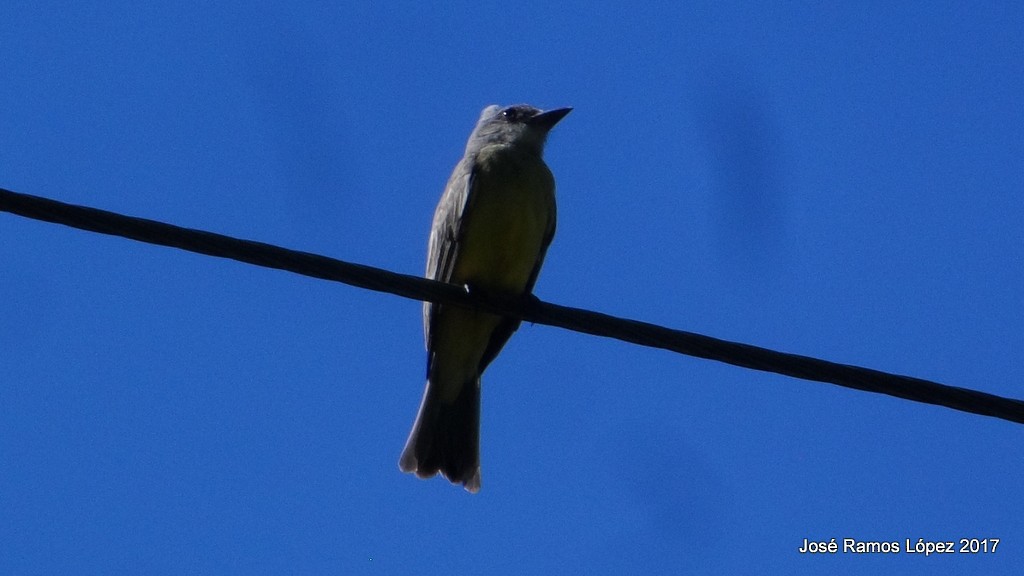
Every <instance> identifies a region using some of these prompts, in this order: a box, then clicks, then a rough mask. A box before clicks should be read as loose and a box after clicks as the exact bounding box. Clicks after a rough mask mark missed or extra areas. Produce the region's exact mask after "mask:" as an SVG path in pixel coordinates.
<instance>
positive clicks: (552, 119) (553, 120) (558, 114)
mask: <svg viewBox="0 0 1024 576" xmlns="http://www.w3.org/2000/svg"><path fill="white" fill-rule="evenodd" d="M569 112H572V108H555V109H554V110H548V111H546V112H541V113H540V114H537V115H536V116H534V117H533V118H530V120H529V123H530V124H532V125H533V126H540V127H542V128H544V129H546V130H551V129H552V128H554V127H555V124H558V121H559V120H561V119H562V118H565V115H566V114H568V113H569Z"/></svg>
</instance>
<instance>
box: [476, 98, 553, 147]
mask: <svg viewBox="0 0 1024 576" xmlns="http://www.w3.org/2000/svg"><path fill="white" fill-rule="evenodd" d="M569 112H572V108H555V109H554V110H548V111H547V112H545V111H543V110H540V109H538V108H534V107H533V106H528V105H526V104H516V105H514V106H506V107H504V108H503V107H501V106H497V105H491V106H488V107H487V108H484V111H483V112H482V113H481V114H480V120H478V121H477V123H476V128H474V129H473V133H472V134H470V136H469V143H468V144H466V152H467V153H471V152H475V151H477V150H480V149H481V148H483V147H485V146H488V145H498V146H500V145H515V146H516V147H518V148H521V149H523V150H524V151H525V150H530V149H532V150H533V151H534V152H536V154H537V155H538V156H540V154H541V152H543V151H544V140H545V139H546V138H547V136H548V132H549V131H550V130H551V129H552V128H554V127H555V124H558V121H559V120H561V119H562V118H565V115H566V114H568V113H569Z"/></svg>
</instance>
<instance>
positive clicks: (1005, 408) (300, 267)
mask: <svg viewBox="0 0 1024 576" xmlns="http://www.w3.org/2000/svg"><path fill="white" fill-rule="evenodd" d="M0 210H3V211H5V212H11V213H12V214H18V215H20V216H24V217H26V218H33V219H36V220H43V221H46V222H53V223H56V224H64V225H66V226H71V227H73V228H79V229H81V230H88V231H91V232H99V233H101V234H110V235H113V236H121V237H124V238H130V239H132V240H139V241H141V242H148V243H150V244H159V245H161V246H171V247H174V248H180V249H182V250H188V251H190V252H198V253H200V254H207V255H209V256H217V257H220V258H229V259H232V260H238V261H240V262H247V263H249V264H256V265H257V266H264V267H267V268H277V269H279V270H287V271H289V272H295V273H296V274H302V275H305V276H312V277H314V278H323V279H325V280H333V281H336V282H343V283H345V284H349V285H352V286H357V287H359V288H366V289H369V290H376V291H379V292H388V293H390V294H396V295H398V296H404V297H406V298H411V299H414V300H430V301H432V302H441V303H444V304H450V305H455V306H462V307H466V308H471V309H475V310H482V311H487V312H495V313H499V314H503V315H506V316H512V317H517V318H521V319H523V320H525V321H527V322H533V323H536V324H547V325H549V326H558V327H561V328H567V329H569V330H574V331H577V332H584V333H587V334H593V335H595V336H605V337H608V338H616V339H618V340H623V341H625V342H632V343H634V344H640V345H642V346H650V347H654V348H662V349H665V350H671V351H673V352H678V353H680V354H686V355H689V356H696V357H698V358H706V359H709V360H717V361H719V362H724V363H726V364H732V365H735V366H742V367H744V368H753V369H755V370H762V371H765V372H774V373H776V374H784V375H786V376H793V377H795V378H801V379H804V380H814V381H817V382H827V383H830V384H836V385H838V386H844V387H846V388H854V389H857V390H864V391H867V392H876V393H879V394H888V395H889V396H895V397H897V398H904V399H907V400H913V401H915V402H923V403H927V404H935V405H938V406H945V407H947V408H953V409H954V410H961V411H963V412H971V413H974V414H981V415H984V416H992V417H995V418H1002V419H1004V420H1009V421H1011V422H1018V423H1024V401H1021V400H1016V399H1013V398H1004V397H1001V396H996V395H993V394H987V393H985V392H979V391H976V390H969V389H966V388H958V387H956V386H947V385H945V384H939V383H937V382H931V381H929V380H922V379H920V378H912V377H910V376H900V375H897V374H889V373H886V372H880V371H878V370H872V369H869V368H861V367H858V366H850V365H846V364H837V363H834V362H828V361H825V360H819V359H816V358H810V357H807V356H799V355H796V354H786V353H783V352H775V351H773V350H768V349H766V348H759V347H757V346H750V345H748V344H740V343H736V342H728V341H726V340H719V339H717V338H711V337H709V336H703V335H700V334H694V333H692V332H684V331H682V330H673V329H670V328H665V327H663V326H658V325H655V324H649V323H647V322H638V321H636V320H628V319H624V318H617V317H614V316H609V315H606V314H601V313H599V312H592V311H590V310H582V309H579V308H570V307H568V306H559V305H557V304H551V303H548V302H542V301H540V300H538V299H536V298H533V297H531V298H529V299H523V300H519V299H517V300H514V301H510V300H502V299H499V298H494V297H488V296H486V295H481V294H470V293H467V292H466V291H465V290H464V289H462V288H461V287H458V286H453V285H450V284H444V283H441V282H437V281H434V280H428V279H426V278H420V277H418V276H410V275H408V274H398V273H395V272H389V271H387V270H382V269H380V268H374V267H372V266H364V265H362V264H352V263H349V262H343V261H341V260H335V259H333V258H327V257H326V256H320V255H317V254H310V253H308V252H298V251H295V250H288V249H285V248H280V247H278V246H272V245H270V244H264V243H262V242H252V241H249V240H239V239H237V238H231V237H229V236H223V235H221V234H214V233H212V232H204V231H201V230H192V229H189V228H182V227H179V226H174V225H171V224H165V223H163V222H157V221H154V220H146V219H144V218H134V217H131V216H123V215H121V214H116V213H114V212H108V211H106V210H98V209H96V208H89V207H85V206H76V205H74V204H65V203H63V202H57V201H55V200H49V199H46V198H40V197H38V196H30V195H28V194H20V193H17V192H11V191H9V190H4V189H0Z"/></svg>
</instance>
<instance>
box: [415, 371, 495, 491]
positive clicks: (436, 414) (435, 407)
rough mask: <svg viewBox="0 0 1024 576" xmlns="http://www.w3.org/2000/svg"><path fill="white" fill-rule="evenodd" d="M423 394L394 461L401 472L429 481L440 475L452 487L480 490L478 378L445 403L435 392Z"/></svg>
mask: <svg viewBox="0 0 1024 576" xmlns="http://www.w3.org/2000/svg"><path fill="white" fill-rule="evenodd" d="M431 387H432V386H431V382H430V381H429V380H428V381H427V389H426V391H425V392H424V393H423V402H422V403H421V404H420V411H419V414H417V416H416V423H415V424H413V426H412V432H410V433H409V439H408V440H406V442H405V449H404V450H402V456H401V458H399V460H398V467H399V468H400V469H401V470H402V472H413V473H415V474H416V476H418V477H420V478H430V477H432V476H434V475H435V474H437V473H438V472H440V473H441V474H442V475H444V477H445V478H447V479H448V480H449V481H450V482H451V483H452V484H462V485H463V486H465V488H466V490H468V491H470V492H477V491H478V490H480V378H479V377H477V378H476V379H475V380H474V381H472V382H467V383H465V384H464V385H463V386H461V389H460V390H459V395H458V396H457V397H456V398H455V399H454V400H452V401H451V402H445V401H444V399H443V398H441V394H440V393H439V392H438V390H437V389H436V388H435V389H434V390H432V389H431Z"/></svg>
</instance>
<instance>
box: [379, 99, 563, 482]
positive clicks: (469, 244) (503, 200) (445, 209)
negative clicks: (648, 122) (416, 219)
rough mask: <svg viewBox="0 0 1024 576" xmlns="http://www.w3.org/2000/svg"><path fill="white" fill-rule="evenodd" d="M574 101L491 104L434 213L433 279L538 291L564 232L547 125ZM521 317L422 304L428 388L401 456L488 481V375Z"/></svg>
mask: <svg viewBox="0 0 1024 576" xmlns="http://www.w3.org/2000/svg"><path fill="white" fill-rule="evenodd" d="M571 110H572V108H558V109H555V110H549V111H547V112H544V111H541V110H538V109H537V108H534V107H532V106H526V105H516V106H509V107H507V108H502V107H500V106H488V107H487V108H484V111H483V113H482V114H481V115H480V120H479V121H477V124H476V128H474V129H473V132H472V133H471V134H470V135H469V142H468V143H467V144H466V153H465V155H464V156H463V157H462V160H461V161H460V162H459V163H458V165H456V166H455V171H454V172H452V175H451V178H449V179H448V185H447V186H446V187H445V190H444V194H443V195H442V196H441V201H440V202H439V203H438V205H437V210H436V211H435V212H434V225H433V227H432V228H431V230H430V246H429V249H428V252H427V278H432V279H434V280H439V281H441V282H447V283H449V284H456V285H459V286H463V287H465V288H466V289H467V290H469V291H470V292H473V291H477V292H480V293H484V294H493V295H497V296H502V297H505V298H518V297H524V296H526V295H528V294H530V292H531V291H532V290H533V285H534V283H535V282H536V281H537V274H538V273H539V272H540V266H541V263H542V262H543V261H544V254H545V252H547V249H548V245H549V244H550V243H551V239H552V237H553V236H554V234H555V179H554V177H553V176H552V175H551V170H549V169H548V167H547V165H546V164H545V163H544V160H543V159H542V157H541V156H542V153H543V151H544V141H545V140H546V138H547V135H548V131H550V130H551V128H553V127H554V126H555V124H557V123H558V121H559V120H561V119H562V118H564V117H565V115H566V114H568V113H569V112H570V111H571ZM518 327H519V320H514V319H512V318H505V317H502V316H498V315H494V314H486V313H481V312H474V311H471V310H468V309H464V308H459V307H456V306H448V305H444V304H432V303H430V302H425V303H424V304H423V331H424V334H425V337H426V344H427V387H426V391H425V392H424V393H423V401H422V403H421V404H420V409H419V413H418V414H417V416H416V422H415V423H414V424H413V427H412V432H410V433H409V439H408V440H407V441H406V443H405V450H403V451H402V457H401V458H400V459H399V461H398V466H399V467H400V468H401V469H402V471H403V472H415V473H416V475H417V476H419V477H420V478H430V477H432V476H434V475H435V474H437V473H438V472H440V473H441V474H443V475H444V476H445V478H447V479H448V480H449V481H451V482H452V483H453V484H462V485H463V486H465V487H466V490H469V491H470V492H476V491H477V490H479V489H480V375H481V374H482V373H483V371H484V369H485V368H487V365H488V364H490V363H491V361H492V360H494V357H495V356H497V355H498V352H500V351H501V348H502V347H503V346H504V345H505V342H507V341H508V339H509V338H510V337H511V336H512V333H513V332H515V331H516V328H518Z"/></svg>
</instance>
